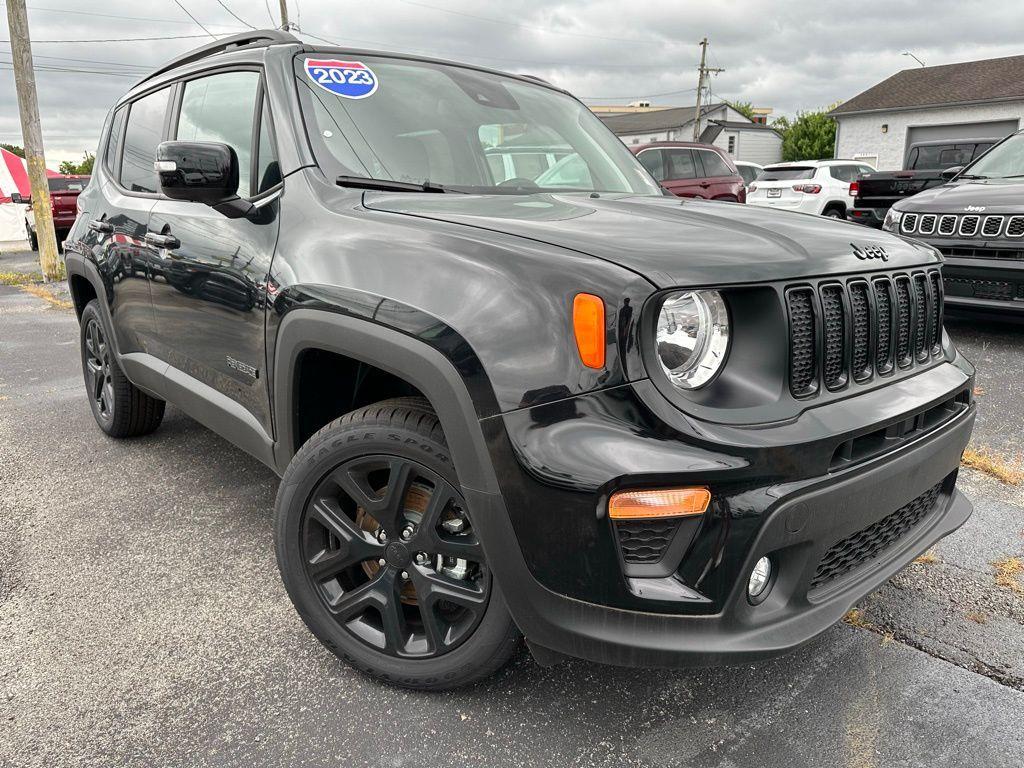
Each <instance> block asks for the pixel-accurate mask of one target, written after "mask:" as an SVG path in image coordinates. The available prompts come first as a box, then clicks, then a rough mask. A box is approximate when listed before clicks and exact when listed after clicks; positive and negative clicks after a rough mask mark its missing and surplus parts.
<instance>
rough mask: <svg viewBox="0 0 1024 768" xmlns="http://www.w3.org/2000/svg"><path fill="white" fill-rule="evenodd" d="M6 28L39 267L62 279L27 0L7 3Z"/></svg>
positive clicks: (49, 276)
mask: <svg viewBox="0 0 1024 768" xmlns="http://www.w3.org/2000/svg"><path fill="white" fill-rule="evenodd" d="M7 26H8V30H9V32H10V38H11V58H12V59H13V67H14V85H15V88H16V89H17V92H18V112H19V113H20V115H21V138H22V140H23V141H24V142H25V164H26V165H27V166H28V179H29V183H30V184H31V185H32V212H33V214H34V215H35V221H36V238H37V240H38V242H39V266H40V268H41V269H42V271H43V276H44V277H45V278H46V279H47V280H60V279H61V278H63V276H64V269H63V265H62V264H61V263H60V259H59V258H58V256H57V237H56V235H55V234H54V231H53V216H52V211H51V209H50V187H49V184H48V182H47V181H46V158H45V157H44V155H43V130H42V127H41V125H40V122H39V100H38V98H37V97H36V75H35V70H33V68H32V41H31V40H30V38H29V33H28V13H27V12H26V11H25V0H7Z"/></svg>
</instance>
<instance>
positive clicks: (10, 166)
mask: <svg viewBox="0 0 1024 768" xmlns="http://www.w3.org/2000/svg"><path fill="white" fill-rule="evenodd" d="M0 159H2V160H3V162H0V203H9V202H11V195H13V194H14V193H15V192H20V193H21V194H22V195H23V196H25V197H28V196H29V195H31V194H32V187H31V185H30V184H29V183H28V169H27V168H26V166H25V159H24V158H22V157H18V156H17V155H16V154H14V153H13V152H8V151H7V150H6V149H4V148H3V147H0ZM46 175H47V177H50V176H60V174H59V173H54V172H53V171H51V170H50V169H49V168H47V169H46Z"/></svg>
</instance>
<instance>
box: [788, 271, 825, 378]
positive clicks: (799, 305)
mask: <svg viewBox="0 0 1024 768" xmlns="http://www.w3.org/2000/svg"><path fill="white" fill-rule="evenodd" d="M786 302H787V304H788V305H789V386H790V389H791V390H792V392H793V394H794V395H796V396H797V397H801V396H804V395H809V394H813V393H814V392H815V391H817V388H818V386H817V378H818V370H817V368H818V365H817V357H816V354H815V348H816V346H817V343H816V342H817V339H816V331H815V323H814V294H813V293H812V292H811V289H810V288H794V289H793V290H791V291H789V292H788V293H787V294H786Z"/></svg>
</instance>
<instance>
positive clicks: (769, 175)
mask: <svg viewBox="0 0 1024 768" xmlns="http://www.w3.org/2000/svg"><path fill="white" fill-rule="evenodd" d="M816 170H817V168H808V167H803V168H799V167H794V166H792V165H787V166H784V167H782V168H765V169H764V170H763V171H761V175H760V176H758V177H757V180H758V181H789V180H791V179H813V178H814V172H815V171H816Z"/></svg>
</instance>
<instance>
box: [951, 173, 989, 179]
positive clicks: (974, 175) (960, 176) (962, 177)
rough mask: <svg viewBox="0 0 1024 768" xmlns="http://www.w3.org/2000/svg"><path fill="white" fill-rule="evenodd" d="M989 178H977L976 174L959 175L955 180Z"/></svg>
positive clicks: (981, 177) (984, 177)
mask: <svg viewBox="0 0 1024 768" xmlns="http://www.w3.org/2000/svg"><path fill="white" fill-rule="evenodd" d="M989 178H991V176H979V175H978V174H976V173H961V174H960V175H959V176H957V179H989Z"/></svg>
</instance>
